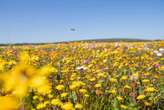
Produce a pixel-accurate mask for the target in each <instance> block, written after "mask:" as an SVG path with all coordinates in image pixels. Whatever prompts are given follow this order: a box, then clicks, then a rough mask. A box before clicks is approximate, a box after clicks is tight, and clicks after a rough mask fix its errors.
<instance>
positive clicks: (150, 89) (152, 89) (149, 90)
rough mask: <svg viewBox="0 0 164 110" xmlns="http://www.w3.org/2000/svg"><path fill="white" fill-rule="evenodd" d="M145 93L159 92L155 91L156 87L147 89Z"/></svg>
mask: <svg viewBox="0 0 164 110" xmlns="http://www.w3.org/2000/svg"><path fill="white" fill-rule="evenodd" d="M144 91H145V92H157V91H158V90H157V89H155V88H154V87H147V88H146V89H145V90H144Z"/></svg>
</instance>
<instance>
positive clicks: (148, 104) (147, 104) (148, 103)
mask: <svg viewBox="0 0 164 110" xmlns="http://www.w3.org/2000/svg"><path fill="white" fill-rule="evenodd" d="M144 104H145V106H151V105H152V104H151V103H150V102H147V101H146V102H144Z"/></svg>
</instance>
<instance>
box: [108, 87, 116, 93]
mask: <svg viewBox="0 0 164 110" xmlns="http://www.w3.org/2000/svg"><path fill="white" fill-rule="evenodd" d="M106 92H107V93H110V94H116V89H115V88H113V89H111V90H107V91H106Z"/></svg>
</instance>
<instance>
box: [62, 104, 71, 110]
mask: <svg viewBox="0 0 164 110" xmlns="http://www.w3.org/2000/svg"><path fill="white" fill-rule="evenodd" d="M61 108H62V109H63V110H73V109H74V107H73V104H72V103H71V102H66V103H64V104H63V105H62V107H61Z"/></svg>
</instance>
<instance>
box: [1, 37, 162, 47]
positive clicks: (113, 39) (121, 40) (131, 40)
mask: <svg viewBox="0 0 164 110" xmlns="http://www.w3.org/2000/svg"><path fill="white" fill-rule="evenodd" d="M151 41H163V40H160V39H156V40H147V39H126V38H125V39H123V38H111V39H89V40H74V41H63V42H47V43H46V42H45V43H12V44H0V46H9V45H46V44H59V43H69V42H151Z"/></svg>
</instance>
